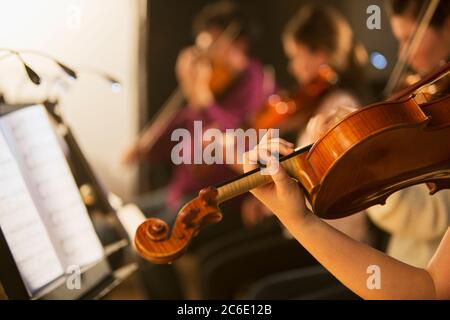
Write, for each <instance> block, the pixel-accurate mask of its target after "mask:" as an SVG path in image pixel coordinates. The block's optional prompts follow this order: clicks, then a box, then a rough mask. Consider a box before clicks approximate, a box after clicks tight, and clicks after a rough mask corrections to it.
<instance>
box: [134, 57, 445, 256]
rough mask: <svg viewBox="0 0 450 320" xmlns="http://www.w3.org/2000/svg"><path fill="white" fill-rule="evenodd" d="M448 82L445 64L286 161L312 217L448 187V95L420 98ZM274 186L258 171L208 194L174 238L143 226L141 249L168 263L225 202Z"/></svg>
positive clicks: (188, 208) (191, 205) (154, 225)
mask: <svg viewBox="0 0 450 320" xmlns="http://www.w3.org/2000/svg"><path fill="white" fill-rule="evenodd" d="M449 78H450V63H447V64H446V65H445V66H444V67H442V68H441V69H439V70H438V71H437V72H435V73H434V74H432V75H430V76H428V77H426V78H424V79H423V80H422V81H420V82H418V83H416V84H414V85H413V86H411V87H410V88H406V89H405V90H403V91H401V92H399V93H398V94H396V95H394V96H392V97H391V98H390V99H388V100H387V101H384V102H380V103H376V104H372V105H369V106H366V107H364V108H362V109H360V110H357V111H355V112H353V113H350V114H349V115H347V116H346V117H345V118H343V119H341V120H340V121H339V122H337V123H336V124H335V125H334V126H333V127H331V128H330V129H329V130H328V131H327V132H325V133H324V134H323V135H322V136H321V137H320V138H319V139H318V140H317V141H316V142H315V143H314V144H313V145H310V146H307V147H304V148H301V149H298V150H296V151H295V152H293V153H292V154H290V155H288V156H285V157H282V158H281V159H280V165H282V166H283V167H284V168H285V169H286V171H287V172H288V173H289V174H290V175H291V176H292V177H293V178H294V179H296V180H297V181H298V183H299V184H300V186H301V188H302V189H303V191H304V194H305V197H306V199H307V201H308V202H309V203H310V205H311V208H312V211H313V212H314V213H315V214H316V215H318V216H319V217H321V218H326V219H335V218H341V217H345V216H348V215H351V214H354V213H357V212H359V211H361V210H364V209H367V208H369V207H371V206H374V205H377V204H384V203H385V201H386V199H387V198H388V197H389V195H391V194H392V193H394V192H396V191H398V190H400V189H403V188H407V187H410V186H412V185H416V184H420V183H427V185H428V187H429V189H430V194H434V193H436V192H438V191H439V190H441V189H448V188H450V148H448V141H450V99H449V94H448V92H447V93H445V94H442V95H437V96H436V97H434V96H430V95H429V94H422V92H427V90H429V88H430V87H431V86H436V85H438V84H439V83H441V82H447V83H448V79H449ZM447 89H448V88H447ZM447 91H448V90H447ZM412 141H413V142H414V143H411V142H412ZM270 182H272V178H271V177H270V176H269V175H262V174H261V170H260V169H255V170H253V171H250V172H247V173H245V174H243V175H241V176H239V177H237V178H235V179H233V180H231V181H228V182H225V183H222V184H219V185H216V186H212V187H208V188H205V189H203V190H201V191H200V192H199V195H198V197H197V198H195V199H193V200H192V201H190V202H188V203H187V204H186V205H185V206H184V207H183V208H182V209H181V210H180V212H179V213H178V216H177V218H176V221H175V224H174V226H173V229H172V232H171V233H170V236H169V227H168V225H167V224H166V223H165V222H164V221H162V220H160V219H157V218H150V219H148V220H146V221H145V222H144V223H142V224H141V225H140V226H139V228H138V229H137V231H136V236H135V240H134V243H135V246H136V249H137V250H138V252H139V253H140V254H141V255H142V256H143V257H144V258H146V259H148V260H150V261H152V262H154V263H170V262H172V261H173V260H175V259H176V258H178V257H179V256H181V255H182V254H183V253H184V252H185V250H186V249H187V247H188V245H189V243H190V241H191V239H192V238H193V237H194V236H195V235H197V233H198V232H199V231H200V229H201V228H202V227H204V226H206V225H208V224H212V223H217V222H219V221H220V220H221V219H222V214H221V212H220V209H219V205H220V204H221V203H222V202H224V201H227V200H229V199H231V198H233V197H236V196H238V195H240V194H243V193H245V192H247V191H249V190H251V189H253V188H256V187H258V186H261V185H264V184H267V183H270Z"/></svg>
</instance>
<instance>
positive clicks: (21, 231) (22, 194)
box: [0, 128, 63, 293]
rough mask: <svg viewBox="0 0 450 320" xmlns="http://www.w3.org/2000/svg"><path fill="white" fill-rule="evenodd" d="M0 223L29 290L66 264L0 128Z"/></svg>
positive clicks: (41, 284)
mask: <svg viewBox="0 0 450 320" xmlns="http://www.w3.org/2000/svg"><path fill="white" fill-rule="evenodd" d="M0 227H1V229H2V232H3V234H4V236H5V238H6V242H7V243H8V247H9V248H10V251H11V253H12V255H13V257H14V260H15V262H16V264H17V267H18V269H19V272H20V273H21V275H22V278H23V280H24V282H25V285H26V287H27V288H28V290H29V291H30V292H32V293H33V292H35V291H37V290H38V289H39V288H41V287H43V286H44V285H46V284H47V283H49V282H51V281H52V280H54V279H56V278H57V277H59V276H61V275H62V274H63V268H62V266H61V263H60V261H59V259H58V257H57V256H56V252H55V249H54V247H53V245H52V243H51V241H50V238H49V236H48V234H47V231H46V230H45V227H44V224H43V222H42V220H41V217H40V216H39V213H38V211H37V209H36V207H35V205H34V203H33V200H32V199H31V196H30V194H29V192H28V190H27V188H26V185H25V182H24V180H23V178H22V176H21V173H20V171H19V167H18V166H17V163H16V160H15V159H14V157H13V155H12V153H11V151H10V149H9V147H8V145H7V143H6V141H5V139H4V137H3V135H2V132H1V128H0Z"/></svg>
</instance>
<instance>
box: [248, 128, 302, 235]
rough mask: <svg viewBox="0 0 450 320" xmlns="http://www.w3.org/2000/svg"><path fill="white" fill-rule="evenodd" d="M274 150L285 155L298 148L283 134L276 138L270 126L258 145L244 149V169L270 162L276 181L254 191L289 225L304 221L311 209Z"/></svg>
mask: <svg viewBox="0 0 450 320" xmlns="http://www.w3.org/2000/svg"><path fill="white" fill-rule="evenodd" d="M274 150H276V151H277V152H278V153H279V154H281V155H283V156H285V155H288V154H290V153H292V152H294V145H293V144H292V143H290V142H287V141H285V140H283V139H280V138H276V139H272V133H271V130H269V131H268V132H267V134H266V135H265V136H264V137H263V138H262V139H261V141H260V143H259V144H258V145H257V146H256V147H255V148H253V149H252V150H250V151H248V152H246V153H244V171H245V172H248V171H250V170H253V169H255V168H258V163H264V164H266V168H267V170H268V172H269V173H270V175H271V176H272V179H273V181H274V182H273V183H270V184H266V185H264V186H262V187H258V188H255V189H252V190H251V193H252V194H253V195H254V196H255V197H256V198H258V199H259V200H260V201H261V202H262V203H263V204H264V205H265V206H266V207H267V208H268V209H269V210H270V211H271V212H273V213H274V214H275V215H276V216H277V217H278V218H279V219H280V220H281V222H282V223H283V224H285V225H286V226H287V225H289V224H291V223H297V222H299V221H302V220H303V218H305V217H306V215H307V214H306V212H307V210H304V207H305V202H304V197H303V193H302V191H301V190H300V187H299V186H298V183H297V182H296V181H295V180H294V179H292V178H291V177H290V176H289V175H288V173H287V172H286V170H285V169H284V168H283V167H282V166H281V165H280V163H279V162H278V159H277V157H276V156H274V155H275V152H274Z"/></svg>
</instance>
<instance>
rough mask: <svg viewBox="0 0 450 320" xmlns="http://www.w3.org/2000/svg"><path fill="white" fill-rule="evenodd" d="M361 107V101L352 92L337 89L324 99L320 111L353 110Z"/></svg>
mask: <svg viewBox="0 0 450 320" xmlns="http://www.w3.org/2000/svg"><path fill="white" fill-rule="evenodd" d="M359 107H360V101H359V100H358V99H357V98H356V97H355V96H354V95H352V94H351V93H350V92H348V91H346V90H343V89H335V90H332V91H331V92H329V93H328V94H326V95H325V97H324V98H323V99H322V101H321V103H320V105H319V107H318V113H322V112H333V113H334V112H336V111H339V110H342V111H345V112H351V111H354V110H356V109H358V108H359Z"/></svg>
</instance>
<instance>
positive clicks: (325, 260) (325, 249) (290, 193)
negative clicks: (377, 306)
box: [244, 133, 450, 299]
mask: <svg viewBox="0 0 450 320" xmlns="http://www.w3.org/2000/svg"><path fill="white" fill-rule="evenodd" d="M273 143H280V145H279V151H280V153H281V154H283V155H286V154H289V153H291V152H292V151H293V146H292V145H289V144H287V143H286V142H285V141H283V140H281V139H278V140H277V141H274V140H270V133H269V134H268V135H266V137H264V138H263V139H262V140H261V142H260V144H259V146H258V148H255V149H253V150H252V151H249V152H248V153H246V154H245V158H244V159H245V164H244V170H245V171H249V170H252V169H254V168H255V167H256V164H255V163H256V161H258V160H259V161H262V162H267V166H268V167H269V170H270V171H271V173H272V178H273V180H274V183H272V184H269V185H266V186H263V187H260V188H256V189H253V190H252V193H253V194H254V195H255V196H256V197H257V198H258V199H259V200H261V201H262V202H263V203H264V204H265V205H266V206H267V207H268V208H269V209H270V210H271V211H272V212H274V213H275V214H276V215H277V216H278V218H279V219H280V220H281V222H282V223H283V224H284V225H285V226H286V228H287V229H288V230H289V232H290V233H291V234H292V235H293V236H294V237H295V238H296V239H297V240H298V241H299V242H300V243H301V244H302V245H303V246H304V247H305V248H306V249H307V250H308V251H309V252H310V253H311V254H312V255H313V256H314V257H315V258H316V259H317V260H318V261H319V262H320V263H321V264H322V265H323V266H324V267H325V268H327V269H328V270H329V271H330V272H331V273H332V274H333V275H334V276H335V277H336V278H337V279H338V280H339V281H341V282H342V283H343V284H344V285H345V286H347V287H348V288H349V289H350V290H352V291H353V292H355V293H356V294H358V295H359V296H361V297H362V298H365V299H436V298H437V299H450V231H449V230H448V231H447V234H446V236H445V238H444V239H443V241H442V243H441V246H440V248H439V249H438V251H437V252H436V255H435V256H434V258H433V260H432V261H431V263H430V265H429V267H428V268H427V269H419V268H415V267H412V266H409V265H407V264H404V263H402V262H400V261H397V260H395V259H393V258H390V257H388V256H387V255H385V254H383V253H381V252H379V251H377V250H375V249H373V248H371V247H369V246H367V245H364V244H362V243H359V242H357V241H355V240H353V239H351V238H350V237H348V236H346V235H345V234H343V233H341V232H339V231H337V230H336V229H334V228H333V227H331V226H329V225H328V224H327V223H325V222H323V221H322V220H321V219H319V218H318V217H316V216H315V215H313V214H311V213H308V212H305V211H303V210H301V209H299V208H301V207H302V206H303V205H304V203H303V194H302V193H301V191H300V188H299V186H298V184H297V183H296V182H295V181H294V180H293V179H291V178H290V177H289V176H288V174H287V173H286V171H284V170H283V168H282V167H281V166H279V164H278V163H277V160H276V158H273V157H269V156H268V154H270V145H273ZM261 150H263V151H264V152H261ZM265 150H267V151H265ZM371 265H375V266H378V267H379V270H380V280H381V283H380V284H381V286H380V289H370V288H369V287H370V286H368V285H367V280H368V278H369V277H370V276H371V274H368V273H367V272H368V271H367V270H368V267H369V266H371Z"/></svg>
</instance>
